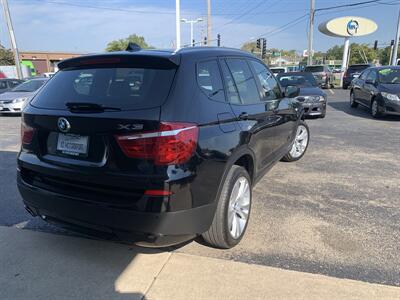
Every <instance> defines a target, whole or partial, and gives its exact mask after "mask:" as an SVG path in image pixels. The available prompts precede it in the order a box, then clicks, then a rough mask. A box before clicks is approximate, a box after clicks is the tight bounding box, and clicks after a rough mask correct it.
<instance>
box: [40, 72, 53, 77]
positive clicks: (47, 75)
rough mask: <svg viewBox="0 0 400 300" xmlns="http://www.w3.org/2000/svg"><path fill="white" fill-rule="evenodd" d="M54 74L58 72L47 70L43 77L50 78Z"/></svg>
mask: <svg viewBox="0 0 400 300" xmlns="http://www.w3.org/2000/svg"><path fill="white" fill-rule="evenodd" d="M54 74H56V73H55V72H45V73H43V77H47V78H50V77H53V75H54Z"/></svg>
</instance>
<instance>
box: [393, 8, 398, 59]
mask: <svg viewBox="0 0 400 300" xmlns="http://www.w3.org/2000/svg"><path fill="white" fill-rule="evenodd" d="M399 38H400V9H399V17H398V19H397V33H396V39H395V40H394V48H393V55H392V66H395V65H397V51H398V49H399Z"/></svg>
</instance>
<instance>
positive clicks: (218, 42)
mask: <svg viewBox="0 0 400 300" xmlns="http://www.w3.org/2000/svg"><path fill="white" fill-rule="evenodd" d="M217 46H218V47H221V35H220V34H219V33H218V34H217Z"/></svg>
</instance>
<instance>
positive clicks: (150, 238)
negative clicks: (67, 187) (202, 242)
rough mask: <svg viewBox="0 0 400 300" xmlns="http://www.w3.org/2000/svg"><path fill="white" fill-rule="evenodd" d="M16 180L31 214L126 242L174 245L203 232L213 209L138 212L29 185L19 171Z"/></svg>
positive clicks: (211, 206) (209, 223) (211, 207)
mask: <svg viewBox="0 0 400 300" xmlns="http://www.w3.org/2000/svg"><path fill="white" fill-rule="evenodd" d="M17 182H18V189H19V191H20V193H21V195H22V198H23V201H24V204H25V205H26V206H27V207H28V209H29V210H30V211H31V212H32V213H33V214H34V215H38V216H41V217H42V218H44V219H45V220H47V221H50V222H55V223H60V224H62V225H66V227H69V228H72V229H73V230H76V231H83V232H84V233H88V234H92V233H99V235H100V236H101V235H102V234H104V236H105V237H113V238H116V239H118V240H122V241H127V242H145V243H150V244H152V245H155V246H167V245H170V244H176V243H178V242H181V241H184V240H187V239H189V238H191V237H192V236H195V235H198V234H201V233H203V232H205V231H207V230H208V228H209V227H210V225H211V222H212V220H213V217H214V212H215V204H214V203H212V204H208V205H204V206H200V207H196V208H191V209H186V210H180V211H175V212H163V213H153V212H138V211H133V210H130V209H121V208H114V207H110V206H107V205H104V204H93V203H90V202H87V201H85V200H84V199H79V198H75V197H69V196H65V195H62V194H58V193H54V192H51V191H47V190H44V189H41V188H37V187H34V186H31V185H29V184H28V183H26V182H25V181H24V180H23V179H22V178H21V176H20V173H19V172H18V176H17ZM80 229H82V230H80Z"/></svg>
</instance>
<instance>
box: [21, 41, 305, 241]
mask: <svg viewBox="0 0 400 300" xmlns="http://www.w3.org/2000/svg"><path fill="white" fill-rule="evenodd" d="M58 66H59V69H60V71H59V72H57V74H56V75H55V76H54V77H53V78H51V79H50V80H49V82H48V83H47V84H46V85H45V87H44V88H43V89H41V90H40V91H39V93H38V94H37V95H36V96H35V97H34V98H33V99H32V101H31V102H30V103H29V104H28V105H27V106H26V107H25V109H24V112H23V115H22V129H21V132H22V133H21V134H22V148H21V151H20V153H19V155H18V178H17V180H18V187H19V191H20V193H21V195H22V197H23V200H24V203H25V206H26V209H27V210H28V212H30V213H31V214H32V215H34V216H40V217H41V218H42V219H44V220H46V221H48V222H54V223H57V224H61V225H63V226H66V227H67V228H70V229H73V230H77V231H81V232H83V233H87V234H91V235H100V236H102V237H107V238H108V237H109V238H117V239H119V240H122V241H126V242H136V243H139V244H142V245H152V246H166V245H171V244H176V243H179V242H182V241H184V240H189V239H191V238H193V237H195V236H198V235H202V237H203V238H204V240H205V241H206V242H207V243H208V244H209V245H211V246H214V247H219V248H230V247H233V246H235V245H236V244H237V243H238V242H239V241H240V240H241V238H242V237H243V234H244V232H245V230H246V227H247V224H248V220H249V214H250V208H251V200H252V192H251V191H252V187H253V186H254V185H255V184H256V182H257V181H258V180H259V179H260V178H261V177H262V176H263V175H264V174H265V173H266V172H267V170H268V169H270V168H271V167H272V166H273V165H274V164H275V163H276V162H277V161H279V160H281V159H283V160H286V161H294V160H298V159H299V158H301V157H302V156H303V155H304V153H305V151H306V149H307V146H308V141H309V130H308V127H307V125H306V124H305V123H304V122H303V120H302V119H303V109H302V106H301V105H300V104H299V103H298V102H297V101H296V100H294V99H293V97H296V96H297V93H298V89H296V88H290V87H289V88H286V90H285V91H283V90H281V87H280V85H279V83H278V82H277V81H276V79H275V77H274V76H273V75H272V73H271V72H270V70H269V69H268V68H267V67H266V66H265V65H264V64H263V63H262V62H261V61H260V60H258V59H257V58H255V57H254V56H252V55H250V54H248V53H245V52H242V51H239V50H234V49H226V48H201V47H195V48H190V49H181V50H179V51H159V50H147V51H145V50H135V51H133V50H132V51H123V52H114V53H108V54H101V55H90V56H84V57H79V58H73V59H69V60H65V61H63V62H61V63H60V64H59V65H58Z"/></svg>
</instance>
